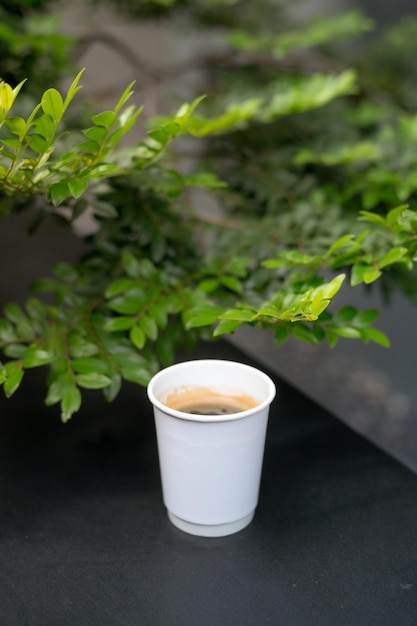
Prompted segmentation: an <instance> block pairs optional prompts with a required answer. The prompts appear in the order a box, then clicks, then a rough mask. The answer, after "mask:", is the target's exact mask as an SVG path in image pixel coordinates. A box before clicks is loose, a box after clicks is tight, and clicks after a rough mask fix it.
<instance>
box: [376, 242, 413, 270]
mask: <svg viewBox="0 0 417 626" xmlns="http://www.w3.org/2000/svg"><path fill="white" fill-rule="evenodd" d="M407 252H408V251H407V248H401V247H395V248H391V250H389V251H388V252H387V253H386V254H384V256H383V257H382V259H379V261H378V268H379V269H382V268H383V267H387V266H388V265H392V264H393V263H398V262H399V261H404V256H405V255H406V254H407Z"/></svg>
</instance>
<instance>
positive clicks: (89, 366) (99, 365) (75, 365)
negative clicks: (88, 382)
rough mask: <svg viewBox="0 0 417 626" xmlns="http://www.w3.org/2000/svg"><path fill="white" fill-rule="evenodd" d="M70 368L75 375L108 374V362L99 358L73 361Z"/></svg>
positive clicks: (84, 358)
mask: <svg viewBox="0 0 417 626" xmlns="http://www.w3.org/2000/svg"><path fill="white" fill-rule="evenodd" d="M71 367H72V369H73V370H74V372H77V374H91V373H93V374H105V375H107V374H108V373H109V364H108V362H107V361H106V360H105V359H104V358H102V357H100V356H89V357H81V358H79V359H74V360H73V361H72V362H71Z"/></svg>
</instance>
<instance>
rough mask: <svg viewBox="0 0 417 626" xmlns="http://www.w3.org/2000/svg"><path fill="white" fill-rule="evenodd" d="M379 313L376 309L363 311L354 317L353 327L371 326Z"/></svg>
mask: <svg viewBox="0 0 417 626" xmlns="http://www.w3.org/2000/svg"><path fill="white" fill-rule="evenodd" d="M378 316H379V312H378V311H377V310H376V309H365V310H364V311H361V312H360V313H358V314H357V315H356V316H355V320H354V321H355V326H367V325H368V324H373V322H374V321H375V320H376V319H377V318H378Z"/></svg>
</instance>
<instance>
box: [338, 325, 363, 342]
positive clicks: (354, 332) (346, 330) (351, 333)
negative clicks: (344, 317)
mask: <svg viewBox="0 0 417 626" xmlns="http://www.w3.org/2000/svg"><path fill="white" fill-rule="evenodd" d="M332 330H333V332H335V333H336V334H337V335H339V336H340V337H346V338H348V339H360V338H361V337H362V333H361V331H360V330H358V329H357V328H354V327H353V326H337V327H336V326H335V327H334V328H332Z"/></svg>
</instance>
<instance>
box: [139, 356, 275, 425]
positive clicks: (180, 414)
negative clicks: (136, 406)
mask: <svg viewBox="0 0 417 626" xmlns="http://www.w3.org/2000/svg"><path fill="white" fill-rule="evenodd" d="M207 363H210V365H215V364H216V363H218V364H225V363H227V364H230V365H232V366H233V365H236V366H238V367H241V368H244V369H246V370H251V371H252V372H253V373H254V374H256V375H257V376H259V377H261V378H262V379H263V380H264V381H265V382H266V383H267V386H268V389H269V393H268V396H267V398H265V400H263V401H262V402H260V403H259V404H257V405H256V406H254V407H252V408H250V409H246V410H245V411H239V412H237V413H228V414H226V415H196V414H195V413H187V412H186V411H178V410H177V409H171V407H168V406H167V405H166V404H164V403H163V402H161V400H159V399H158V398H157V397H156V395H155V393H154V387H155V384H156V383H157V382H158V381H159V380H160V378H162V377H163V376H165V375H166V374H167V373H168V372H169V370H172V369H176V370H178V369H181V368H182V367H189V366H190V364H195V365H198V364H203V365H205V364H207ZM147 394H148V398H149V400H150V402H151V404H152V405H153V406H154V407H157V408H158V409H159V410H160V411H162V412H163V413H165V414H167V415H170V416H171V417H177V418H179V419H182V420H187V421H191V422H203V423H206V422H230V421H234V420H239V419H244V418H245V417H250V416H251V415H254V414H255V413H259V412H261V411H262V410H263V409H265V408H266V407H268V406H269V405H270V404H271V403H272V401H273V400H274V398H275V396H276V386H275V383H274V382H273V380H272V378H271V377H270V376H268V374H265V372H263V371H262V370H260V369H258V368H257V367H254V366H252V365H247V364H246V363H241V362H240V361H233V360H229V359H189V360H186V361H180V362H178V363H174V364H173V365H169V366H168V367H165V368H163V369H161V370H160V371H159V372H157V373H156V374H155V375H154V376H153V377H152V378H151V380H150V381H149V383H148V385H147Z"/></svg>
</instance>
